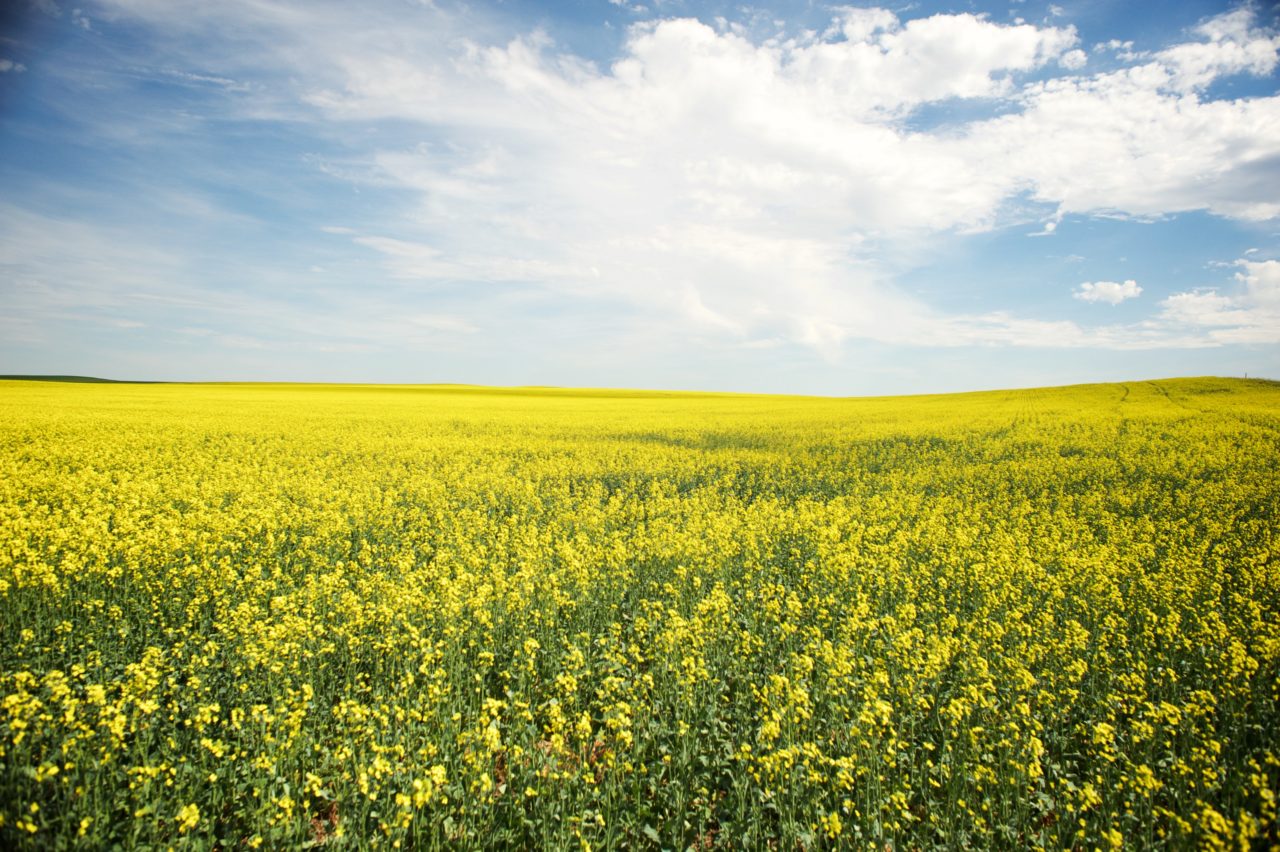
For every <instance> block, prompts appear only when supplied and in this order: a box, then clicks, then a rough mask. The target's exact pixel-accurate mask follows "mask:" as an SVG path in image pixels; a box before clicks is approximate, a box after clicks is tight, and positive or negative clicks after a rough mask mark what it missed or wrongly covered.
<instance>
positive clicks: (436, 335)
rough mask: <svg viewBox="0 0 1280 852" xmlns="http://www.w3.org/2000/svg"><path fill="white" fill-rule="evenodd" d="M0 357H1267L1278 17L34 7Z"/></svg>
mask: <svg viewBox="0 0 1280 852" xmlns="http://www.w3.org/2000/svg"><path fill="white" fill-rule="evenodd" d="M4 8H5V9H6V11H4V12H0V373H7V374H82V375H94V376H103V377H108V378H116V379H153V380H189V381H219V380H226V381H242V380H243V381H259V380H261V381H335V382H396V383H400V382H406V383H434V382H450V383H474V384H490V385H559V386H590V387H641V388H666V389H687V390H731V391H749V392H767V393H803V394H824V395H836V396H846V395H866V394H897V393H924V392H945V391H963V390H975V389H985V388H1002V387H1027V386H1039V385H1054V384H1070V383H1077V382H1093V381H1123V380H1136V379H1147V378H1156V377H1166V376H1178V375H1222V376H1243V375H1246V374H1247V375H1249V376H1264V377H1271V378H1280V85H1278V84H1280V68H1278V65H1280V9H1278V8H1277V5H1276V4H1274V3H1258V2H1255V3H1252V4H1250V3H1243V4H1240V3H1223V2H1217V3H1215V2H1201V1H1200V0H1169V2H1160V3H1154V2H1119V0H1059V2H1057V3H1043V2H1037V0H1002V2H998V3H984V2H951V3H947V2H941V3H940V2H909V3H894V2H885V3H884V4H883V5H880V6H875V5H863V4H856V5H839V4H832V5H827V4H822V3H816V2H801V1H800V0H775V2H773V3H771V4H768V5H742V4H738V3H727V2H716V0H708V1H707V2H693V0H689V2H686V0H638V1H637V2H632V0H573V1H572V2H560V3H545V2H540V3H534V2H527V1H526V0H507V2H500V0H495V2H487V3H481V2H473V3H462V2H452V0H435V2H431V0H417V1H416V2H415V1H414V0H379V2H367V3H348V2H329V0H305V1H304V0H296V2H295V0H218V2H187V0H102V2H92V0H79V2H78V5H73V3H72V2H69V0H67V1H66V2H64V0H34V2H25V0H17V3H16V5H15V3H13V2H10V3H8V4H5V6H4Z"/></svg>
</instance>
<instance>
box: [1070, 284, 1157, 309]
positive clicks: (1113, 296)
mask: <svg viewBox="0 0 1280 852" xmlns="http://www.w3.org/2000/svg"><path fill="white" fill-rule="evenodd" d="M1141 293H1142V288H1141V287H1139V286H1138V282H1137V281H1134V280H1133V279H1132V278H1130V279H1129V280H1127V281H1124V282H1122V283H1118V282H1115V281H1085V282H1083V283H1081V284H1080V288H1079V289H1078V290H1076V292H1075V293H1074V294H1073V295H1074V296H1075V297H1076V298H1077V299H1080V300H1081V301H1085V302H1106V303H1107V304H1109V305H1118V304H1120V303H1121V302H1123V301H1125V300H1126V299H1136V298H1138V296H1139V294H1141Z"/></svg>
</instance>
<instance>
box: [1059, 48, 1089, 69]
mask: <svg viewBox="0 0 1280 852" xmlns="http://www.w3.org/2000/svg"><path fill="white" fill-rule="evenodd" d="M1088 62H1089V54H1087V53H1085V52H1084V51H1083V50H1080V49H1079V48H1077V49H1075V50H1068V51H1067V52H1066V53H1064V54H1062V56H1061V57H1059V59H1058V64H1059V65H1061V66H1062V67H1063V68H1066V69H1067V70H1068V71H1079V70H1080V69H1081V68H1083V67H1084V66H1085V65H1086V64H1088Z"/></svg>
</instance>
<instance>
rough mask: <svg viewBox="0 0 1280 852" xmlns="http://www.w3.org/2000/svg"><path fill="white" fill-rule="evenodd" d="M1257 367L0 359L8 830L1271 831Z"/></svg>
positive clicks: (843, 838) (1165, 839)
mask: <svg viewBox="0 0 1280 852" xmlns="http://www.w3.org/2000/svg"><path fill="white" fill-rule="evenodd" d="M1277 507H1280V385H1276V384H1274V383H1269V382H1264V381H1241V380H1222V379H1187V380H1171V381H1162V382H1152V383H1131V384H1123V385H1120V384H1117V385H1092V386H1081V387H1072V388H1059V389H1043V390H1028V391H1009V392H999V393H975V394H965V395H951V396H931V397H930V396H925V397H901V398H889V399H851V400H836V399H816V398H800V397H767V396H731V395H694V394H666V393H639V392H635V393H632V392H608V391H600V392H587V391H559V390H515V389H513V390H494V389H481V388H468V387H395V386H387V387H377V386H333V385H330V386H307V385H90V384H54V383H39V382H3V383H0V846H2V847H6V848H13V847H18V848H32V849H35V848H39V849H48V848H77V847H83V848H92V849H101V848H109V847H111V846H112V845H114V844H119V845H120V846H122V847H126V848H132V847H141V846H148V847H152V848H156V847H159V848H166V847H174V848H214V847H218V848H223V849H227V850H232V849H245V848H259V847H260V848H263V849H280V848H290V847H294V848H296V847H299V846H302V845H304V844H310V845H312V846H318V845H323V846H326V847H331V848H335V849H336V848H370V847H379V848H412V849H430V848H444V847H450V848H458V847H462V848H520V847H542V848H567V849H587V848H606V849H607V848H623V847H625V848H658V847H666V848H674V849H686V848H693V849H708V848H738V849H750V848H777V849H795V848H837V847H839V848H866V849H875V850H884V849H887V848H895V849H916V848H931V847H938V846H942V847H963V846H972V847H974V848H1026V847H1041V846H1042V847H1047V848H1055V849H1056V848H1079V849H1094V848H1101V849H1109V848H1114V847H1120V846H1130V847H1133V848H1144V849H1145V848H1151V847H1161V846H1165V847H1170V848H1186V847H1206V848H1230V849H1248V848H1250V847H1251V846H1252V847H1254V848H1257V847H1261V848H1268V847H1270V848H1275V847H1276V846H1277V845H1278V844H1280V835H1278V834H1277V816H1276V808H1277V802H1276V796H1277V793H1278V792H1280V512H1278V511H1277Z"/></svg>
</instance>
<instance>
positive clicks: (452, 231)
mask: <svg viewBox="0 0 1280 852" xmlns="http://www.w3.org/2000/svg"><path fill="white" fill-rule="evenodd" d="M108 5H109V6H112V5H113V6H114V7H115V10H116V12H117V13H128V14H132V15H136V16H141V17H144V18H146V19H148V20H150V21H153V22H154V23H155V24H156V25H157V26H163V27H169V28H171V29H172V30H174V31H176V32H179V33H182V34H184V35H186V36H189V37H190V38H191V39H192V42H191V43H192V44H201V43H203V41H202V39H205V38H206V37H207V36H208V34H209V33H211V32H212V33H218V32H224V31H235V32H241V33H244V32H248V33H252V34H253V35H252V36H245V38H252V39H254V40H255V41H253V42H252V43H249V42H243V43H242V42H236V43H235V44H234V45H233V47H235V48H237V49H226V50H225V51H224V58H223V60H222V63H221V65H220V64H219V63H218V62H217V61H213V60H214V59H216V58H217V57H213V58H212V59H211V58H210V57H208V56H202V59H203V60H205V61H200V62H192V63H191V65H190V67H193V68H201V69H204V70H202V72H201V73H202V74H205V73H206V72H207V77H208V78H209V79H211V80H212V79H226V80H238V79H244V77H243V75H242V74H241V73H240V71H241V70H242V68H243V66H246V65H251V64H253V63H254V62H257V63H260V64H262V65H271V64H272V63H276V64H277V65H278V66H279V70H280V71H281V72H282V73H281V74H280V78H281V79H282V80H302V81H306V82H305V84H300V85H301V86H302V88H301V89H300V90H297V91H295V94H296V95H297V97H298V99H299V100H301V101H302V102H304V103H305V104H307V105H309V106H310V107H311V108H312V109H313V110H314V111H315V112H314V113H313V114H312V118H313V119H314V120H316V121H317V123H318V124H320V123H322V124H323V126H324V128H325V132H333V128H335V127H344V126H348V125H346V124H344V123H347V122H349V123H350V124H349V127H350V128H351V130H350V139H351V140H352V142H351V147H352V150H353V151H354V153H353V157H352V162H351V163H347V164H344V168H343V170H342V174H343V175H344V176H345V177H346V178H347V179H350V180H352V181H354V182H359V183H369V184H375V185H378V186H382V187H396V188H399V189H401V190H405V191H406V194H407V195H408V196H409V197H411V198H412V199H413V201H412V203H411V205H410V207H409V209H408V210H407V211H396V215H394V216H389V217H388V220H387V222H386V226H385V227H362V228H360V229H358V230H357V231H355V232H353V233H350V234H347V236H350V237H351V239H353V240H354V241H355V242H356V243H357V244H358V245H360V246H362V247H363V248H364V249H368V250H370V251H373V252H375V253H376V254H377V255H378V256H379V257H380V258H381V260H382V263H383V264H384V265H385V269H386V270H387V271H388V272H389V274H390V275H391V276H392V277H393V278H395V279H396V280H397V281H404V282H432V281H452V282H471V283H473V284H483V283H486V282H487V283H493V282H515V283H520V284H522V285H523V286H527V287H528V288H530V289H531V290H537V291H539V292H550V293H554V294H558V295H559V296H560V297H562V298H567V299H575V300H578V299H586V300H590V299H594V300H599V301H600V302H601V303H607V304H609V305H611V306H612V305H623V306H626V307H627V309H628V310H630V311H633V312H635V313H636V314H637V315H639V316H643V317H645V318H646V321H648V320H649V319H651V318H652V317H653V316H655V315H656V316H660V317H667V318H670V320H671V321H672V322H673V323H677V324H679V327H680V328H682V329H687V330H690V332H691V333H696V334H706V335H709V336H712V337H716V338H717V339H723V340H728V341H730V342H733V343H735V344H748V343H751V342H753V341H762V340H769V341H773V340H785V341H788V342H792V343H796V342H798V343H802V344H805V345H810V346H813V347H815V348H817V349H819V350H822V351H828V350H834V349H837V348H838V347H839V346H840V344H841V342H842V341H844V340H847V339H849V338H869V339H875V340H884V341H888V342H906V343H935V342H941V343H943V344H948V343H949V344H955V345H959V344H962V343H966V342H974V341H988V342H997V343H1005V344H1012V345H1053V344H1051V342H1052V341H1057V344H1056V345H1114V346H1131V345H1137V344H1135V343H1134V341H1135V340H1138V341H1139V342H1140V343H1141V344H1142V345H1158V343H1159V341H1160V340H1164V341H1166V342H1167V341H1169V340H1178V341H1186V340H1187V339H1188V338H1186V336H1185V329H1186V328H1190V329H1193V330H1194V329H1201V330H1203V329H1205V328H1209V327H1210V326H1211V324H1206V323H1203V322H1199V321H1196V320H1194V319H1193V318H1194V317H1206V316H1215V315H1217V314H1214V313H1212V312H1211V311H1209V309H1208V307H1209V306H1208V303H1205V302H1203V300H1202V301H1201V303H1198V304H1197V303H1196V302H1195V300H1194V299H1189V300H1184V301H1182V302H1175V303H1173V304H1172V305H1170V304H1169V303H1168V302H1166V305H1165V307H1164V308H1162V310H1163V311H1164V313H1163V314H1162V319H1161V320H1160V324H1159V325H1158V327H1156V326H1152V327H1151V328H1149V329H1146V330H1145V331H1143V332H1142V333H1141V334H1137V332H1134V331H1133V330H1132V329H1129V330H1128V331H1127V332H1126V331H1123V330H1117V329H1096V330H1090V329H1081V328H1078V327H1076V326H1075V325H1073V324H1071V323H1060V322H1054V321H1040V320H1034V319H1027V318H1019V317H1017V316H1014V315H1011V314H1007V313H1001V312H998V311H993V312H989V313H985V314H979V315H976V316H964V317H949V316H942V315H939V313H938V312H936V311H934V310H933V309H931V307H930V306H929V305H927V304H925V303H923V302H922V301H920V300H919V299H916V298H913V297H910V296H908V295H906V294H904V293H903V292H901V291H899V290H898V289H896V288H895V286H894V281H895V276H896V274H897V273H898V272H900V271H901V267H902V266H903V265H904V264H902V263H901V262H898V261H894V260H891V258H895V257H903V256H911V255H923V256H924V257H926V258H927V252H928V246H929V244H930V242H931V241H932V240H935V239H937V238H938V237H939V236H940V235H945V234H949V233H957V232H969V231H980V230H984V229H990V228H994V227H998V226H1001V225H1004V224H1008V223H1009V222H1010V221H1015V222H1016V221H1017V220H1016V219H1014V218H1013V217H1012V214H1011V213H1010V211H1011V209H1012V208H1013V207H1014V206H1015V202H1017V201H1018V200H1019V199H1025V198H1027V197H1029V198H1030V199H1032V200H1033V201H1036V202H1041V203H1043V204H1046V205H1049V206H1050V207H1051V208H1053V210H1054V212H1053V213H1052V214H1051V215H1052V216H1053V217H1054V220H1053V221H1050V222H1049V223H1048V224H1046V225H1045V227H1044V230H1043V231H1042V232H1041V234H1048V233H1051V232H1052V228H1051V227H1050V226H1051V225H1053V224H1055V222H1056V221H1057V218H1058V217H1061V216H1063V215H1065V214H1079V215H1118V216H1123V217H1158V216H1163V215H1167V214H1170V213H1177V212H1180V211H1189V210H1207V211H1210V212H1212V213H1214V214H1217V215H1220V216H1226V217H1233V218H1239V219H1246V220H1262V219H1268V218H1273V217H1277V216H1280V199H1277V197H1276V194H1275V192H1274V191H1273V188H1274V187H1275V186H1276V185H1277V181H1278V180H1280V96H1272V97H1251V98H1238V99H1234V100H1220V99H1212V98H1210V97H1209V96H1208V95H1207V94H1206V86H1208V85H1209V84H1210V83H1211V82H1213V81H1214V80H1217V79H1221V78H1222V77H1223V76H1225V75H1229V74H1238V73H1247V74H1268V73H1272V72H1273V70H1274V68H1275V67H1276V57H1277V52H1278V50H1280V41H1277V39H1276V38H1275V37H1274V36H1272V35H1271V34H1270V33H1269V32H1267V31H1264V30H1261V29H1259V28H1257V27H1256V26H1255V24H1254V16H1253V13H1252V12H1251V11H1250V9H1249V8H1248V7H1246V8H1244V9H1242V10H1239V11H1236V12H1231V13H1228V14H1225V15H1221V16H1218V17H1216V18H1212V19H1210V20H1208V21H1206V22H1205V23H1204V24H1202V25H1201V26H1200V27H1199V28H1197V30H1196V31H1194V32H1192V33H1191V34H1190V35H1189V37H1188V40H1187V41H1186V43H1185V44H1180V45H1174V46H1172V47H1169V48H1167V49H1165V50H1163V51H1159V52H1155V53H1151V54H1148V55H1144V56H1138V55H1136V54H1133V53H1132V52H1131V51H1132V43H1128V42H1112V43H1107V44H1105V45H1100V47H1102V48H1103V49H1106V50H1110V51H1115V52H1117V56H1116V57H1115V58H1116V59H1118V60H1120V61H1122V62H1134V63H1137V64H1133V65H1130V66H1128V67H1122V68H1120V69H1118V70H1116V69H1115V67H1114V65H1113V64H1111V57H1108V66H1109V67H1110V68H1111V69H1112V70H1109V71H1106V72H1104V73H1095V74H1092V75H1090V74H1087V73H1081V72H1082V69H1083V68H1084V67H1085V65H1086V63H1087V57H1086V56H1085V54H1084V52H1083V51H1082V50H1080V49H1079V45H1078V38H1077V34H1076V32H1075V30H1074V29H1073V28H1072V27H1069V26H1063V27H1059V26H1035V25H1032V24H1025V23H1020V24H1017V25H1004V24H999V23H996V22H993V21H991V20H988V19H986V18H983V17H979V16H975V15H969V14H958V15H934V16H932V17H926V18H916V19H910V20H904V19H903V18H900V17H899V16H898V15H897V14H895V13H893V12H891V11H888V10H885V9H841V10H837V13H836V17H835V19H834V21H833V24H832V26H831V27H830V28H828V29H827V30H826V31H825V32H823V33H820V34H813V33H803V34H796V35H792V36H778V37H774V38H766V39H759V38H753V37H751V36H750V35H749V34H748V33H747V31H746V30H745V29H744V28H742V27H735V26H733V25H726V26H722V27H720V28H718V29H717V28H715V27H712V26H708V25H706V24H704V23H701V22H699V21H696V20H690V19H662V20H655V21H649V22H644V23H640V24H636V25H634V26H632V27H631V28H630V29H629V30H628V31H627V35H626V37H625V39H624V41H623V44H622V45H621V49H620V51H621V52H620V55H619V56H618V58H617V59H616V61H614V62H613V63H612V64H610V65H608V66H607V67H602V66H600V65H597V64H595V63H593V62H590V61H588V60H586V59H584V58H582V57H580V56H575V55H573V54H571V53H568V52H566V51H564V50H563V49H560V48H557V46H556V45H555V43H554V42H553V41H552V40H551V38H550V37H549V36H548V35H546V34H544V33H539V32H534V33H527V34H524V35H522V36H519V37H516V38H503V39H494V38H485V37H483V36H481V35H477V34H475V33H472V32H463V31H462V30H460V29H455V28H454V25H453V22H452V21H451V20H449V19H448V16H447V15H446V14H445V13H442V12H438V11H431V10H425V11H423V12H422V15H423V16H424V17H422V18H420V19H414V20H416V21H417V26H410V25H407V24H405V23H404V21H403V20H401V19H395V20H393V19H392V18H391V17H384V16H382V15H380V13H377V12H364V11H361V12H354V11H350V10H349V7H345V6H343V5H342V4H337V5H329V4H320V5H319V6H318V7H317V8H316V10H315V11H314V13H308V14H303V13H300V12H299V10H298V9H297V8H296V7H290V6H287V5H285V4H279V3H271V4H263V3H257V2H252V3H238V2H227V3H223V4H202V5H200V6H199V7H198V8H195V10H194V11H192V10H187V12H188V13H186V14H182V15H179V14H178V13H177V12H175V11H173V9H172V8H171V4H168V3H164V2H159V0H115V2H114V3H113V4H108ZM219 16H221V17H219ZM246 21H251V22H252V24H253V25H252V26H249V25H248V24H246ZM253 47H257V49H258V51H259V52H258V53H254V52H253V50H251V49H250V48H253ZM192 49H193V50H195V49H196V48H192ZM1095 49H1097V48H1095ZM1059 68H1062V69H1066V70H1067V71H1068V72H1071V73H1070V74H1068V75H1066V76H1055V75H1057V74H1061V71H1060V70H1059ZM1028 75H1030V76H1032V77H1033V80H1034V81H1032V82H1028V81H1027V79H1028ZM1046 76H1047V79H1045V78H1046ZM236 94H238V95H244V96H245V97H249V95H248V94H246V93H236ZM956 99H971V100H973V101H974V102H975V104H987V105H989V106H993V107H997V106H998V107H999V111H1000V113H1001V114H1000V116H999V117H997V118H991V119H988V120H977V121H971V120H965V121H958V122H957V123H954V124H949V125H945V126H923V127H922V126H918V125H915V124H912V122H911V121H910V119H912V117H913V116H916V115H918V114H919V112H920V110H921V108H922V107H925V106H927V105H930V104H938V103H945V102H950V101H954V100H956ZM317 114H318V115H317ZM382 119H390V120H392V121H394V122H395V124H396V126H397V127H406V126H407V127H411V128H418V129H419V131H420V132H419V133H418V136H417V139H419V140H428V141H427V142H424V143H423V144H412V143H410V142H407V141H402V140H403V139H404V136H405V134H400V135H399V137H398V139H397V138H396V137H395V136H393V137H392V138H393V139H396V141H387V142H375V143H369V142H367V141H365V140H367V139H370V138H375V139H383V138H387V137H386V136H378V137H373V136H371V135H369V134H368V133H367V130H368V126H367V125H366V124H365V123H366V122H373V121H378V120H382ZM371 145H372V147H370V146H371ZM335 173H337V172H335ZM402 213H403V214H404V215H401V214H402ZM337 227H338V226H337V225H335V230H334V231H333V233H335V234H344V233H345V232H341V231H338V230H336V228H337ZM917 248H919V249H920V250H919V251H915V249H917ZM1130 284H1132V290H1133V292H1131V293H1130V292H1128V291H1127V290H1126V289H1125V288H1127V287H1128V286H1129V285H1130ZM1104 285H1105V286H1104ZM1109 288H1115V290H1114V292H1112V291H1111V290H1110V289H1109ZM477 289H479V288H477ZM1246 289H1247V288H1246ZM1139 291H1140V288H1138V287H1137V285H1136V284H1135V283H1133V282H1124V283H1115V282H1091V283H1087V284H1085V285H1082V289H1081V291H1079V292H1078V293H1077V296H1078V297H1080V298H1085V299H1089V300H1092V301H1108V302H1112V303H1116V302H1119V301H1121V300H1123V299H1124V298H1132V297H1133V296H1136V295H1137V293H1138V292H1139ZM1086 293H1087V294H1088V295H1086ZM1192 295H1195V294H1192ZM1232 298H1236V297H1232ZM1239 298H1243V297H1239ZM1237 308H1238V306H1237ZM1224 309H1225V308H1224ZM1231 309H1236V308H1231ZM1251 310H1252V309H1251ZM449 315H452V314H449ZM1178 324H1181V325H1178ZM1212 327H1214V328H1219V327H1220V326H1212ZM1126 335H1128V336H1126ZM1135 335H1136V336H1135ZM1162 335H1163V337H1162ZM1206 339H1207V338H1206Z"/></svg>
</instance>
